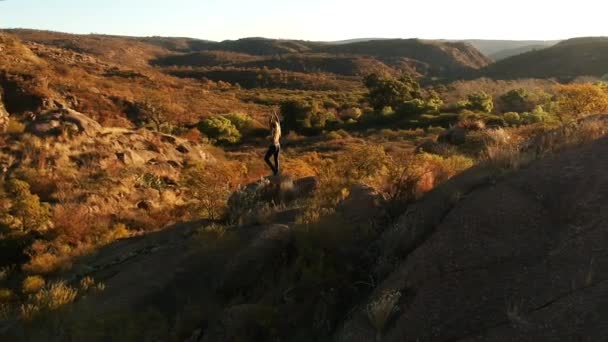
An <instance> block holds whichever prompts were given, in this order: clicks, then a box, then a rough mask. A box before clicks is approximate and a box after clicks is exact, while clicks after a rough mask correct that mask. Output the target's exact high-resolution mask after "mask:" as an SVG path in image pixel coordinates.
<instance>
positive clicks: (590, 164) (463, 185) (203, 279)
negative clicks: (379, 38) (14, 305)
mask: <svg viewBox="0 0 608 342" xmlns="http://www.w3.org/2000/svg"><path fill="white" fill-rule="evenodd" d="M606 154H608V140H607V139H605V138H604V139H600V140H598V141H595V142H592V143H589V144H587V145H585V146H582V147H579V148H576V149H572V150H569V151H566V152H564V153H562V154H559V155H557V156H552V157H549V158H546V159H543V160H540V161H537V162H535V163H534V164H532V165H530V166H529V167H527V168H524V169H523V170H520V171H515V172H511V173H509V174H506V175H505V176H502V177H501V176H498V175H497V173H496V171H497V170H496V169H493V168H492V167H487V166H482V167H477V168H473V169H471V170H469V171H467V172H465V173H463V174H462V175H460V176H457V177H455V178H453V179H452V180H450V181H448V182H447V183H445V184H443V185H441V186H439V187H438V188H437V189H435V190H433V191H431V192H430V193H428V194H427V195H425V196H424V197H422V198H421V199H420V200H419V201H418V202H416V203H414V204H413V205H412V207H410V208H408V210H407V211H405V208H401V210H402V212H404V213H403V215H401V216H400V217H399V218H398V220H397V222H396V224H395V225H394V226H391V227H383V228H382V230H383V233H382V234H381V235H379V237H378V240H375V241H374V240H373V239H371V240H370V239H369V237H365V235H361V236H359V237H357V238H352V237H351V238H347V236H349V235H339V236H335V237H334V236H327V231H326V230H323V231H322V233H321V232H317V233H321V234H322V236H324V238H323V239H322V240H315V239H317V238H318V237H315V236H316V235H307V234H306V233H304V232H303V231H301V230H299V229H298V228H297V225H295V224H294V222H293V218H292V217H293V214H292V213H290V212H289V210H286V211H285V212H283V213H278V214H277V216H275V217H274V219H272V222H270V223H265V224H257V225H246V226H241V227H233V228H228V229H226V230H219V229H220V228H219V227H217V226H214V225H212V224H210V223H209V222H205V221H197V222H190V223H184V224H178V225H175V226H173V227H169V228H168V229H166V230H164V231H162V232H157V233H153V234H149V235H147V236H145V237H136V238H131V239H125V240H121V241H117V242H115V243H113V244H111V245H109V246H107V247H105V248H102V249H101V250H100V251H99V252H97V253H95V254H93V255H90V256H87V257H84V258H82V259H80V260H79V261H78V262H77V263H76V264H75V266H74V268H73V269H72V270H71V271H68V272H66V273H64V274H63V276H64V277H66V278H67V279H79V278H81V277H84V276H87V277H92V278H94V279H98V280H102V281H103V282H104V284H105V287H106V289H105V290H104V291H102V292H100V293H98V294H96V295H89V296H85V297H83V298H82V299H81V300H80V301H78V302H76V303H74V304H73V305H71V309H70V310H67V311H64V312H63V313H62V314H61V315H60V316H57V317H55V319H54V320H52V321H49V322H38V323H39V324H40V325H38V330H36V332H35V333H30V334H31V335H34V336H38V337H39V338H42V339H44V340H49V337H50V336H56V334H58V333H60V334H62V336H69V337H70V338H75V339H83V340H90V341H97V340H100V341H101V340H107V339H110V340H118V339H120V338H125V337H126V336H130V337H131V338H136V339H168V338H170V336H173V337H176V336H177V337H178V338H180V340H189V341H190V340H192V341H234V340H239V339H240V338H256V339H257V340H261V341H272V340H277V339H290V338H293V339H296V340H318V341H330V340H337V341H370V340H374V339H375V340H377V341H404V340H418V339H419V340H429V341H444V340H463V341H473V340H480V339H481V340H485V341H502V340H504V339H508V340H517V341H535V340H539V339H541V340H542V339H559V338H560V337H563V336H576V337H587V338H589V339H590V340H597V339H599V338H600V337H602V336H605V333H606V331H605V330H604V329H603V326H604V324H603V321H602V318H603V317H604V313H605V307H606V304H607V303H606V296H605V292H606V290H607V289H606V285H605V282H604V280H605V273H604V272H606V271H607V270H606V267H607V266H606V265H607V260H606V258H605V256H604V255H603V253H602V246H604V245H605V244H606V243H607V242H608V241H606V236H607V234H606V232H605V229H604V227H605V226H606V223H607V220H608V217H606V213H605V211H604V210H602V209H603V208H604V207H605V206H606V205H607V203H608V202H607V201H608V198H607V197H606V194H607V193H608V188H607V187H608V179H606V175H605V173H604V172H603V170H605V169H606V167H608V165H606V161H607V160H608V158H602V157H601V156H605V155H606ZM274 181H275V180H273V181H272V182H274ZM279 182H291V181H286V180H285V179H284V178H283V179H281V180H279ZM308 183H311V182H310V180H307V179H302V180H298V181H296V182H294V183H293V184H292V185H291V186H292V187H290V188H289V189H291V190H280V191H294V192H295V194H297V196H300V197H299V198H300V199H302V198H305V197H306V196H310V192H309V191H310V190H304V189H305V188H307V189H309V188H310V187H309V185H306V184H308ZM272 184H274V183H270V185H269V186H270V187H272V186H273V185H272ZM290 184H291V183H290ZM312 185H313V187H314V181H313V182H312ZM281 187H282V188H283V185H281ZM257 188H258V189H262V190H261V191H268V190H269V189H271V188H267V189H266V190H264V187H263V186H262V187H261V188H260V187H259V185H258V187H257ZM283 189H288V188H283ZM276 191H277V190H270V192H267V193H266V195H265V196H268V195H270V196H271V197H272V196H280V194H279V193H277V192H276ZM265 198H267V200H270V197H265ZM273 198H275V200H276V199H277V198H278V197H273ZM283 203H284V204H286V205H288V206H290V204H289V203H290V202H283ZM379 203H380V199H379V197H378V195H377V194H375V193H373V192H370V191H369V188H367V189H366V188H360V189H359V190H356V191H355V190H353V191H352V193H351V195H350V196H349V197H348V198H347V199H346V200H345V201H344V202H343V204H341V205H340V206H339V208H338V212H337V213H338V215H344V216H339V217H342V218H341V219H339V220H337V221H332V222H333V223H334V224H336V223H338V222H341V224H346V225H345V226H344V227H346V226H355V227H359V228H355V230H354V231H350V230H348V232H349V233H350V234H353V233H355V234H361V233H362V231H360V230H359V229H363V227H365V223H364V222H366V221H367V220H370V219H377V218H378V217H379V216H378V215H379V213H380V212H381V211H379V208H380V207H379ZM488 203H492V205H487V204H488ZM296 210H298V209H297V207H296ZM340 213H342V214H340ZM334 219H336V218H334ZM341 220H346V221H341ZM378 222H380V221H378ZM341 227H342V226H332V227H331V229H333V234H337V233H338V232H339V231H337V229H344V228H341ZM325 228H327V229H329V228H330V227H325ZM313 233H314V231H313ZM313 233H311V234H313ZM341 233H346V232H341ZM335 238H338V240H337V241H335V242H334V243H338V244H339V246H340V248H337V249H335V250H332V255H328V256H326V257H323V256H320V258H321V260H324V261H322V262H321V264H316V263H314V262H315V260H316V257H317V255H316V254H314V252H312V251H311V250H310V249H309V248H313V250H314V249H315V248H324V247H323V246H316V247H312V246H314V244H315V243H319V242H320V241H325V242H324V243H330V242H329V241H333V240H332V239H335ZM310 243H312V245H309V244H310ZM326 247H328V246H326ZM309 253H313V254H309ZM325 262H328V263H329V265H325V264H324V263H325ZM340 263H344V264H340ZM340 266H342V267H345V268H343V269H342V268H337V269H334V268H333V267H340ZM315 267H319V268H318V269H317V268H315ZM357 267H361V268H363V269H364V270H366V271H365V272H362V273H356V272H355V274H357V276H358V277H360V279H361V280H360V281H357V282H356V283H349V282H346V283H345V282H343V281H342V278H341V277H343V276H344V277H345V276H347V274H349V272H352V270H351V268H355V269H356V268H357ZM326 268H327V269H326ZM336 270H337V271H338V274H333V273H331V272H334V271H336ZM360 271H362V270H360ZM318 272H330V274H327V275H322V274H320V273H318ZM331 274H333V275H331ZM322 276H327V277H328V278H326V280H325V281H327V282H329V283H330V284H331V283H332V282H335V284H341V285H343V286H344V287H341V288H331V289H329V288H328V287H326V286H331V285H330V284H327V285H324V284H323V283H318V279H320V278H318V277H322ZM316 290H319V291H321V293H320V294H319V293H317V292H316ZM386 310H388V315H386V316H384V315H385V314H386ZM583 313H587V314H583ZM375 315H378V316H375ZM100 316H102V317H105V319H104V320H103V321H100V320H99V317H100ZM375 317H379V318H378V319H379V320H380V319H384V321H381V324H382V326H383V328H382V331H381V333H378V332H377V331H375V329H374V326H375V327H376V329H378V328H377V327H378V325H377V324H380V323H377V321H376V320H375V319H376V318H375ZM380 317H384V318H380ZM58 322H61V323H60V324H58ZM57 327H62V328H61V329H63V330H61V331H59V330H58V329H59V328H57ZM63 327H64V328H63ZM109 327H113V329H108V328H109ZM174 329H175V330H174ZM17 331H19V327H13V329H12V330H11V333H12V334H15V333H17ZM30 334H28V336H30ZM175 334H177V335H175ZM15 336H19V335H8V337H9V338H10V337H15Z"/></svg>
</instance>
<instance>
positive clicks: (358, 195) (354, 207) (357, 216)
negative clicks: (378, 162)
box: [336, 185, 384, 224]
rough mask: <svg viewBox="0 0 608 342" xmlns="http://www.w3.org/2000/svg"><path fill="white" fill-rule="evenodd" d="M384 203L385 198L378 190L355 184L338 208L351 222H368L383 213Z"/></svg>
mask: <svg viewBox="0 0 608 342" xmlns="http://www.w3.org/2000/svg"><path fill="white" fill-rule="evenodd" d="M383 204H384V199H383V198H382V196H381V195H380V194H379V193H378V192H377V191H376V190H374V189H373V188H371V187H369V186H365V185H355V186H354V187H352V188H351V189H350V194H349V195H348V197H347V198H346V199H345V200H344V201H342V202H341V203H340V204H339V205H338V207H337V208H336V210H337V211H338V212H339V213H340V214H341V215H342V217H344V218H346V219H347V220H348V221H349V222H352V223H354V224H366V223H369V222H371V221H374V220H375V219H378V218H380V217H381V216H382V215H383V209H382V205H383Z"/></svg>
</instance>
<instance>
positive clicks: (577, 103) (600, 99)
mask: <svg viewBox="0 0 608 342" xmlns="http://www.w3.org/2000/svg"><path fill="white" fill-rule="evenodd" d="M556 92H557V99H558V104H559V112H558V113H557V114H559V117H560V119H562V121H567V120H569V119H571V118H577V117H580V116H584V115H589V114H599V113H605V112H607V111H608V91H606V90H605V89H603V88H602V87H599V86H596V85H593V84H569V85H560V86H558V87H557V89H556Z"/></svg>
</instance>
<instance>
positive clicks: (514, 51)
mask: <svg viewBox="0 0 608 342" xmlns="http://www.w3.org/2000/svg"><path fill="white" fill-rule="evenodd" d="M464 42H467V43H469V44H471V45H473V46H474V47H475V48H476V49H478V50H479V51H481V52H482V53H483V54H485V55H486V56H488V57H490V58H492V59H493V60H495V61H498V60H501V59H504V58H507V57H511V56H514V55H518V54H520V53H524V52H528V51H532V50H539V49H542V48H546V47H549V46H553V45H555V44H557V43H559V40H486V39H469V40H464Z"/></svg>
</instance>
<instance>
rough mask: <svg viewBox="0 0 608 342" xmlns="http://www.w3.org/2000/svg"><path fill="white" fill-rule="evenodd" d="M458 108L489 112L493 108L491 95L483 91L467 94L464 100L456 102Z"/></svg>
mask: <svg viewBox="0 0 608 342" xmlns="http://www.w3.org/2000/svg"><path fill="white" fill-rule="evenodd" d="M456 106H457V107H458V109H460V110H465V109H466V110H470V111H478V112H482V113H491V112H492V110H493V109H494V102H493V100H492V96H490V95H488V94H486V93H485V92H483V91H481V92H477V93H473V94H470V95H469V96H467V99H466V100H462V101H458V103H457V104H456Z"/></svg>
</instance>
